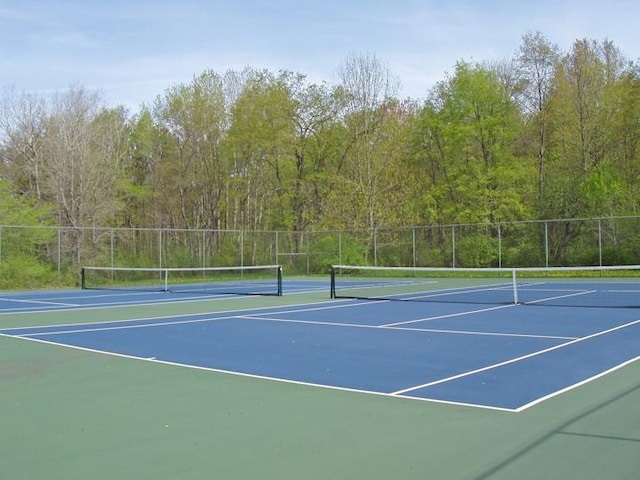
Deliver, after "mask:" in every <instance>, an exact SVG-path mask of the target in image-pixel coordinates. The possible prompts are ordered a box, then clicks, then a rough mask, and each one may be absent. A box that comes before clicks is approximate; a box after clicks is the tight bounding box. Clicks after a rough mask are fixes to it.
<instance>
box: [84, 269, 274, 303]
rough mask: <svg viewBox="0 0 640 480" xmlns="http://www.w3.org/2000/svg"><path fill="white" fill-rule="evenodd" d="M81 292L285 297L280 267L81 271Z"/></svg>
mask: <svg viewBox="0 0 640 480" xmlns="http://www.w3.org/2000/svg"><path fill="white" fill-rule="evenodd" d="M80 276H81V286H82V289H109V290H115V289H117V290H125V289H126V290H139V291H161V292H184V293H202V294H213V295H278V296H280V295H282V267H281V266H280V265H259V266H237V267H195V268H160V267H158V268H153V267H149V268H146V267H136V268H127V267H97V266H85V267H82V269H81V274H80Z"/></svg>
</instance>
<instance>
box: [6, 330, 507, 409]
mask: <svg viewBox="0 0 640 480" xmlns="http://www.w3.org/2000/svg"><path fill="white" fill-rule="evenodd" d="M0 337H9V338H16V337H10V336H8V335H5V334H3V333H0ZM18 338H20V339H22V340H25V341H29V342H37V343H43V344H47V345H54V346H57V347H63V348H71V349H73V350H80V351H83V352H90V353H98V354H102V355H108V356H111V357H116V358H126V359H129V360H142V361H145V362H153V363H159V364H162V365H169V366H172V367H180V368H189V369H191V370H199V371H205V372H215V373H222V374H226V375H233V376H236V377H243V378H252V379H257V380H265V381H273V382H280V383H288V384H292V385H301V386H305V387H315V388H324V389H326V390H335V391H339V392H350V393H359V394H367V395H375V396H377V397H387V398H394V399H395V400H398V399H399V398H400V399H403V400H408V401H420V402H428V403H437V404H442V405H455V406H461V407H471V408H481V409H484V410H495V411H500V412H509V413H515V412H516V410H514V409H511V408H504V407H494V406H492V405H482V404H474V403H465V402H455V401H447V400H439V399H431V398H419V397H398V396H395V395H393V394H389V393H385V392H377V391H373V390H364V389H358V388H349V387H341V386H338V385H326V384H322V383H312V382H305V381H302V380H291V379H288V378H280V377H269V376H266V375H258V374H255V373H246V372H237V371H234V370H224V369H221V368H214V367H203V366H198V365H189V364H185V363H178V362H172V361H168V360H158V359H157V358H156V357H136V356H134V355H127V354H124V353H116V352H108V351H105V350H98V349H95V348H88V347H80V346H77V345H69V344H66V343H57V342H52V341H49V340H42V339H39V338H25V337H18Z"/></svg>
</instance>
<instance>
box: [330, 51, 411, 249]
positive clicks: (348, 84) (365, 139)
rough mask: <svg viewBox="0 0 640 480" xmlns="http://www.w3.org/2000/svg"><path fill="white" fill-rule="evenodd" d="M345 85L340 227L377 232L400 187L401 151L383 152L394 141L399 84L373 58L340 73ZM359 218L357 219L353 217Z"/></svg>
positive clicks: (358, 59)
mask: <svg viewBox="0 0 640 480" xmlns="http://www.w3.org/2000/svg"><path fill="white" fill-rule="evenodd" d="M339 75H340V82H341V83H340V86H341V88H342V89H343V91H344V94H345V97H346V108H345V113H344V117H343V122H344V124H345V127H346V129H347V135H348V139H349V140H348V141H349V150H348V152H347V154H346V155H345V157H344V158H345V161H344V162H343V164H342V165H341V167H340V175H339V176H337V177H336V181H337V183H336V185H335V188H334V189H333V192H334V194H335V195H336V196H337V198H336V199H335V201H336V203H337V204H339V205H341V211H342V222H341V225H342V226H344V227H347V228H361V227H366V228H368V229H369V230H370V231H371V240H373V231H374V229H375V228H376V227H377V226H379V225H380V223H381V218H379V217H380V216H381V215H384V213H382V212H384V211H385V210H386V209H387V208H388V206H389V205H388V204H387V202H386V200H387V199H388V198H389V197H388V196H387V193H388V192H391V191H393V190H394V189H396V188H398V187H400V186H401V182H400V181H399V177H398V175H397V174H396V173H397V172H394V171H393V169H394V168H399V167H398V166H397V160H398V159H397V158H395V155H396V154H397V153H398V152H401V151H402V146H401V145H399V146H398V150H395V151H388V152H386V153H389V154H390V155H391V156H387V155H385V152H383V144H384V142H385V140H386V139H387V138H389V131H388V130H387V129H386V128H385V127H386V126H389V125H390V124H389V123H388V120H389V119H390V117H392V116H393V115H394V114H395V113H396V112H397V108H396V106H397V101H396V100H395V95H396V93H397V89H398V84H399V82H398V81H397V79H396V78H395V77H394V76H393V75H392V73H391V71H390V70H389V68H388V67H387V66H386V65H384V64H383V63H382V62H381V61H380V60H379V59H378V58H377V57H376V56H374V55H363V56H358V55H352V56H350V57H349V58H347V60H346V61H345V62H344V64H343V65H342V67H341V68H340V70H339ZM354 213H355V215H354Z"/></svg>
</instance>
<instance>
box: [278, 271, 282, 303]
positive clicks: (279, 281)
mask: <svg viewBox="0 0 640 480" xmlns="http://www.w3.org/2000/svg"><path fill="white" fill-rule="evenodd" d="M281 296H282V265H278V297H281Z"/></svg>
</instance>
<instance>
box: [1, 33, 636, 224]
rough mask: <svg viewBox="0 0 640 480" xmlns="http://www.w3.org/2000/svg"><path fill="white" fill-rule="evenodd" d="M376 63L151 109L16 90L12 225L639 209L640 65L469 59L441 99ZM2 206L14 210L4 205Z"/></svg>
mask: <svg viewBox="0 0 640 480" xmlns="http://www.w3.org/2000/svg"><path fill="white" fill-rule="evenodd" d="M398 85H399V82H398V79H397V77H396V76H395V75H394V74H393V72H391V71H390V69H389V68H388V67H387V66H386V65H385V64H384V62H382V61H381V60H380V59H379V58H377V57H376V56H375V55H370V54H366V55H361V54H352V55H351V56H349V57H348V58H347V59H346V60H345V61H344V63H343V64H342V65H341V66H340V68H339V70H338V81H337V82H335V84H329V83H326V82H323V83H313V82H310V81H309V80H308V79H307V77H306V76H305V75H304V74H303V73H296V72H290V71H281V72H271V71H268V70H257V69H253V68H247V69H245V70H243V71H228V72H225V73H222V74H221V73H217V72H214V71H211V70H206V71H204V72H202V73H200V74H198V75H196V76H195V77H194V78H193V80H192V81H191V82H190V83H184V84H176V85H173V86H171V87H170V88H168V89H167V90H166V91H165V92H163V93H162V94H160V95H158V96H157V98H156V100H155V101H154V102H153V104H152V105H141V107H140V110H139V111H138V112H133V113H132V112H128V111H127V110H126V109H125V108H124V107H121V106H116V107H110V106H105V105H104V103H103V101H102V98H101V96H100V94H99V93H96V92H91V91H88V90H87V89H85V88H84V87H82V86H79V85H75V86H71V87H70V88H69V89H68V90H66V91H63V92H59V93H56V94H54V95H51V96H43V95H39V94H33V93H26V92H18V93H16V92H6V94H5V95H4V97H3V99H2V106H1V108H0V154H1V155H2V162H1V164H0V188H1V189H2V191H3V197H4V199H5V200H4V201H3V204H0V224H55V225H58V226H69V227H89V226H102V227H154V228H184V229H196V228H197V229H217V230H282V231H294V232H305V231H318V230H353V229H369V230H373V229H375V228H380V227H395V226H409V225H432V224H457V223H495V222H507V221H518V220H529V219H540V218H575V217H591V216H608V215H629V214H636V213H638V207H639V206H640V192H639V189H640V182H639V181H638V180H639V179H638V177H639V176H640V68H639V65H638V63H635V62H633V61H631V60H629V59H627V58H625V57H624V55H623V54H622V52H621V51H620V50H619V49H618V48H617V47H616V46H615V45H614V44H613V43H612V42H610V41H608V40H604V41H597V40H590V39H581V40H576V41H575V42H574V43H573V45H572V46H571V48H570V49H569V50H568V51H565V52H563V51H561V50H560V49H559V47H558V46H557V45H555V44H553V43H552V42H550V41H549V40H548V39H547V38H546V37H545V36H544V35H543V34H542V33H540V32H528V33H526V34H525V35H524V36H523V37H522V42H521V45H520V47H519V49H518V50H517V51H516V52H515V53H514V55H513V56H512V58H507V59H500V60H489V61H485V62H469V61H463V60H460V61H458V62H457V63H456V64H455V66H454V67H453V70H452V72H450V73H449V74H447V75H446V77H445V78H444V79H443V80H441V81H440V82H438V83H437V84H436V85H435V86H434V87H433V88H432V89H431V90H430V91H429V92H426V93H427V94H426V98H425V99H422V100H420V99H410V98H409V99H403V98H399V97H398V93H397V92H398ZM2 207H4V208H2Z"/></svg>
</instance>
